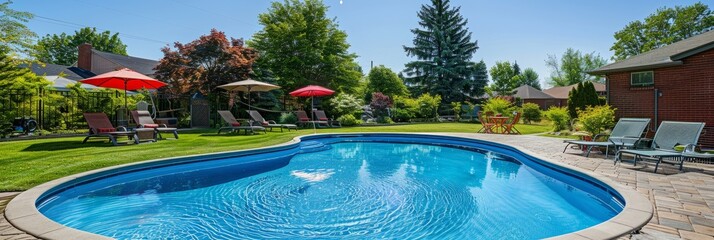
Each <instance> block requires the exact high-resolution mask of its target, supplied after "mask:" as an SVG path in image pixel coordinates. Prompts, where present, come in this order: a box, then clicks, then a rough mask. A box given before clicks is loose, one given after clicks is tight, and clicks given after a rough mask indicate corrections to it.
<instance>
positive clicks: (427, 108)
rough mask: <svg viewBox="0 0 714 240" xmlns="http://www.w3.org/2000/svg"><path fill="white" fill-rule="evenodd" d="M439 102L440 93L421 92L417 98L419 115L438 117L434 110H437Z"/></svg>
mask: <svg viewBox="0 0 714 240" xmlns="http://www.w3.org/2000/svg"><path fill="white" fill-rule="evenodd" d="M440 103H441V96H440V95H434V96H432V95H431V94H429V93H424V94H422V95H421V96H419V98H417V104H418V106H419V107H418V108H419V117H422V118H433V119H436V117H438V116H437V112H436V111H437V110H438V108H439V104H440Z"/></svg>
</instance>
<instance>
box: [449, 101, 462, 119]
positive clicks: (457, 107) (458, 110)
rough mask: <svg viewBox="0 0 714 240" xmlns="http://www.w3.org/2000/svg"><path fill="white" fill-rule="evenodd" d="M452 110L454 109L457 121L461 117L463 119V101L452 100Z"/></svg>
mask: <svg viewBox="0 0 714 240" xmlns="http://www.w3.org/2000/svg"><path fill="white" fill-rule="evenodd" d="M451 110H453V111H454V118H455V119H456V121H459V119H461V103H460V102H451Z"/></svg>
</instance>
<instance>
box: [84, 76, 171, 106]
mask: <svg viewBox="0 0 714 240" xmlns="http://www.w3.org/2000/svg"><path fill="white" fill-rule="evenodd" d="M80 82H82V83H86V84H91V85H94V86H97V87H106V88H115V89H123V90H124V109H128V108H127V102H126V91H134V90H139V89H142V88H145V89H157V88H160V87H163V86H166V83H164V82H161V81H159V80H156V79H153V78H150V77H148V76H146V75H144V74H141V73H138V72H135V71H133V70H131V69H128V68H123V69H119V70H116V71H111V72H108V73H104V74H99V75H97V76H94V77H90V78H87V79H84V80H81V81H80ZM127 117H128V112H127Z"/></svg>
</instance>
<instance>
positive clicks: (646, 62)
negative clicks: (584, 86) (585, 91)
mask: <svg viewBox="0 0 714 240" xmlns="http://www.w3.org/2000/svg"><path fill="white" fill-rule="evenodd" d="M590 74H597V75H605V77H606V79H607V84H606V85H607V90H608V91H607V92H608V97H607V99H608V102H609V104H610V105H612V106H614V107H615V108H617V111H616V115H617V117H618V118H620V117H646V118H651V119H652V121H653V124H651V126H650V133H649V136H652V131H655V130H656V129H655V128H656V126H658V125H659V123H660V122H661V121H665V120H670V121H692V122H705V123H706V127H705V128H704V133H703V135H702V136H701V137H700V139H699V143H700V144H702V145H703V146H704V147H708V148H712V147H714V31H709V32H706V33H702V34H699V35H697V36H693V37H690V38H688V39H684V40H682V41H679V42H676V43H672V44H670V45H667V46H664V47H661V48H658V49H655V50H652V51H649V52H645V53H642V54H640V55H637V56H632V57H630V58H627V59H625V60H622V61H619V62H616V63H612V64H609V65H605V66H603V67H600V68H598V69H595V70H593V71H591V72H590ZM654 123H656V124H654Z"/></svg>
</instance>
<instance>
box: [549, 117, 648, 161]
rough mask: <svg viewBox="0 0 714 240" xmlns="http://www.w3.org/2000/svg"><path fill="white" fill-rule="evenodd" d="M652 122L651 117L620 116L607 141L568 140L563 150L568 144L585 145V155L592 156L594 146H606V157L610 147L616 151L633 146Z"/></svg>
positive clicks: (597, 136)
mask: <svg viewBox="0 0 714 240" xmlns="http://www.w3.org/2000/svg"><path fill="white" fill-rule="evenodd" d="M649 124H650V119H649V118H620V120H619V121H617V124H615V127H614V128H613V129H612V132H611V133H610V135H609V136H608V140H607V141H605V142H595V141H584V140H566V141H564V142H566V143H568V144H567V145H565V148H564V149H563V152H565V150H567V149H568V146H570V145H572V144H574V145H578V146H581V147H585V148H586V149H587V150H586V151H585V157H588V156H590V151H591V150H592V149H593V147H598V148H599V147H605V158H607V154H608V152H609V151H610V147H613V148H614V149H615V151H617V150H619V149H622V148H632V147H633V146H634V144H635V143H636V142H637V141H638V140H640V138H641V137H642V133H644V131H645V129H646V128H647V125H649ZM600 136H604V135H601V134H598V135H595V137H594V138H593V140H595V139H598V138H599V137H600Z"/></svg>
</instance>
